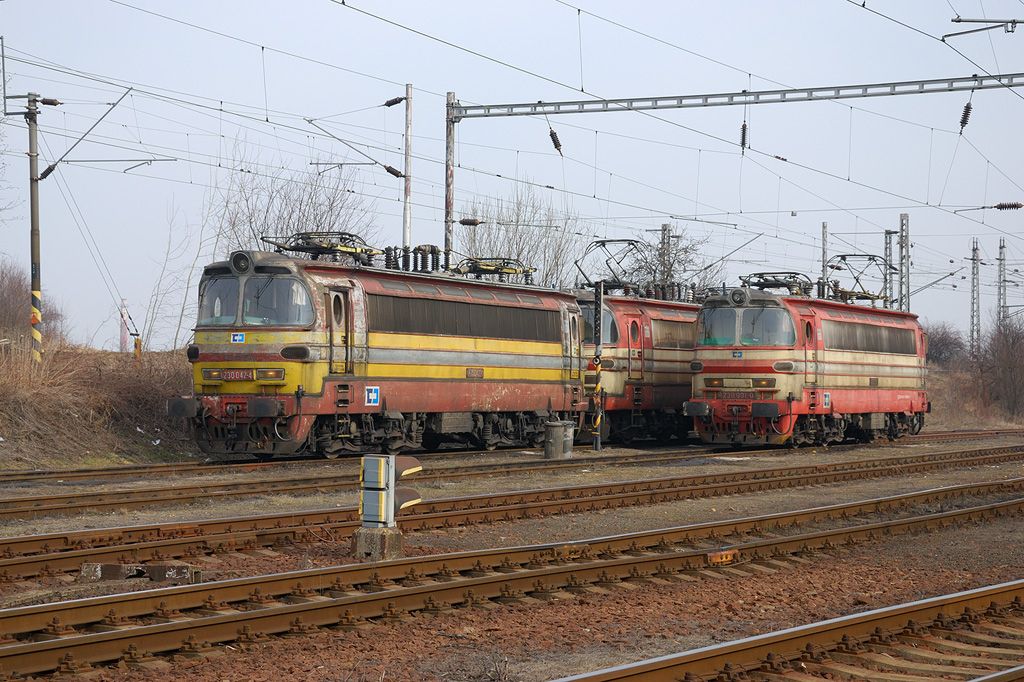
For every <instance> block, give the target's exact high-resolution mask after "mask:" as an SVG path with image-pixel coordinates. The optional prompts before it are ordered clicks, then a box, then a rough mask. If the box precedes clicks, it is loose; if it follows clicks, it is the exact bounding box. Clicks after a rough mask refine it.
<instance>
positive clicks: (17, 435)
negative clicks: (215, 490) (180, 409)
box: [0, 343, 192, 468]
mask: <svg viewBox="0 0 1024 682" xmlns="http://www.w3.org/2000/svg"><path fill="white" fill-rule="evenodd" d="M0 386H4V387H5V390H4V400H2V401H0V437H2V438H3V439H4V440H3V442H0V468H23V467H26V466H29V467H38V466H46V467H49V466H89V465H97V464H110V463H113V462H115V461H118V460H138V459H143V460H146V459H160V458H163V457H166V456H167V455H169V454H171V453H175V452H191V450H192V446H191V443H190V442H189V439H188V434H187V433H186V431H185V428H184V423H182V422H181V421H180V420H170V419H168V418H166V417H165V416H164V401H165V400H166V399H167V398H169V397H172V396H175V395H183V394H187V393H188V392H189V390H190V385H189V365H188V362H187V361H186V360H185V358H184V355H183V354H182V353H181V352H180V351H177V352H173V353H171V352H161V353H147V354H144V355H143V357H142V358H141V360H139V361H135V360H134V359H133V358H132V357H131V356H130V355H124V354H121V353H113V352H109V351H101V350H94V349H88V348H79V347H66V346H65V347H57V348H50V349H48V350H47V352H46V353H45V354H44V360H43V362H42V363H41V365H39V366H38V367H36V366H34V365H33V363H32V360H31V355H30V353H29V352H28V348H27V345H26V344H25V343H16V344H11V345H9V346H6V347H3V349H2V350H0Z"/></svg>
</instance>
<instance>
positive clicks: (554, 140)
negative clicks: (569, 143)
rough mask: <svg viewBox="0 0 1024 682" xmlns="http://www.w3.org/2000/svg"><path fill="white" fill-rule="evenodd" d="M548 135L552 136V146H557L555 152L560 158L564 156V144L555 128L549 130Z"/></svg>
mask: <svg viewBox="0 0 1024 682" xmlns="http://www.w3.org/2000/svg"><path fill="white" fill-rule="evenodd" d="M548 135H550V136H551V144H553V145H555V151H556V152H558V155H559V156H562V143H561V142H560V141H559V139H558V133H556V132H555V129H554V128H550V127H549V128H548Z"/></svg>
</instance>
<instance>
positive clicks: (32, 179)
mask: <svg viewBox="0 0 1024 682" xmlns="http://www.w3.org/2000/svg"><path fill="white" fill-rule="evenodd" d="M40 99H41V98H40V97H39V95H37V94H35V93H30V94H29V96H28V105H27V108H26V111H25V123H26V125H27V126H28V179H29V183H28V184H29V214H30V219H31V232H30V237H31V242H32V245H31V248H32V318H31V323H32V361H33V362H34V363H36V364H39V363H41V362H42V361H43V331H42V329H41V328H40V327H41V325H42V323H43V292H42V288H43V286H42V284H41V283H40V275H39V261H40V257H39V149H38V141H37V139H36V137H37V134H38V122H37V117H38V115H39V101H40Z"/></svg>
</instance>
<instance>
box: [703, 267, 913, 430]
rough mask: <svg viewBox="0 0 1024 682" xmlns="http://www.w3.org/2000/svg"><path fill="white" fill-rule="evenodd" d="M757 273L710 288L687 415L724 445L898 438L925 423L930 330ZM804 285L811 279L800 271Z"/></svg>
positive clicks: (902, 315)
mask: <svg viewBox="0 0 1024 682" xmlns="http://www.w3.org/2000/svg"><path fill="white" fill-rule="evenodd" d="M780 274H785V275H789V274H790V273H761V274H760V275H756V276H752V277H751V278H747V280H746V282H747V283H748V284H750V286H743V287H738V288H735V289H731V290H728V291H723V292H722V293H721V294H719V295H714V296H710V297H708V298H707V299H706V300H705V301H704V303H703V306H702V308H701V311H700V315H699V318H698V323H697V341H696V350H695V356H694V360H693V364H692V368H693V371H694V372H695V375H694V382H693V396H692V398H691V400H690V401H689V402H688V403H687V404H686V409H685V412H686V414H687V415H688V416H689V417H691V418H693V420H694V427H695V429H696V431H697V433H698V434H699V436H700V438H701V440H703V441H704V442H706V443H713V444H731V445H737V446H739V445H765V444H768V445H781V444H789V445H800V444H827V443H835V442H840V441H842V440H845V439H848V438H856V439H858V440H863V441H867V440H870V439H871V438H874V437H876V436H883V437H888V438H890V439H892V438H897V437H899V436H901V435H904V434H908V433H909V434H913V433H917V432H919V431H920V430H921V428H922V427H923V425H924V416H925V413H927V412H928V411H929V403H928V394H927V393H926V390H925V376H926V372H927V370H926V369H925V353H926V348H927V335H926V334H925V332H924V330H923V329H922V328H921V325H920V323H919V322H918V320H917V316H916V315H913V314H911V313H907V312H899V311H896V310H888V309H882V308H873V307H867V306H857V305H851V304H849V303H844V302H840V301H833V300H825V299H815V298H811V297H809V296H808V295H807V293H809V289H810V286H807V287H802V286H800V285H797V286H791V287H789V291H788V292H787V293H786V294H783V295H775V294H772V293H769V290H770V289H771V288H773V287H775V286H778V285H779V284H780V282H785V278H782V277H779V276H778V275H780ZM806 283H807V284H808V285H809V284H810V280H806Z"/></svg>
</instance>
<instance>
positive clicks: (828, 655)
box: [559, 580, 1024, 682]
mask: <svg viewBox="0 0 1024 682" xmlns="http://www.w3.org/2000/svg"><path fill="white" fill-rule="evenodd" d="M823 678H825V679H846V680H848V679H853V680H886V681H896V680H908V681H910V680H916V681H918V682H924V681H925V680H951V679H953V680H977V681H978V682H981V681H982V680H985V681H986V682H1004V681H1009V680H1020V679H1024V580H1018V581H1014V582H1009V583H1003V584H1000V585H991V586H988V587H981V588H978V589H974V590H967V591H965V592H958V593H955V594H949V595H944V596H940V597H932V598H930V599H922V600H920V601H916V602H911V603H909V604H899V605H897V606H890V607H886V608H882V609H876V610H873V611H868V612H866V613H859V614H855V615H851V616H845V617H843V618H834V619H832V620H827V621H823V622H820V623H813V624H810V625H804V626H801V627H796V628H791V629H788V630H783V631H780V632H772V633H768V634H764V635H758V636H755V637H748V638H746V639H741V640H737V641H734V642H726V643H723V644H717V645H715V646H709V647H704V648H702V649H696V650H694V651H690V652H685V653H680V654H676V655H670V656H661V657H658V658H655V659H650V660H647V661H640V662H638V663H632V664H628V665H622V666H618V667H615V668H608V669H605V670H599V671H597V672H592V673H588V674H583V675H576V676H573V677H567V678H563V680H560V681H559V682H570V681H572V682H623V681H625V680H628V681H630V682H667V681H670V680H672V681H674V680H687V681H688V682H698V681H700V680H739V679H743V680H753V681H756V682H785V681H788V680H821V679H823Z"/></svg>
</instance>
